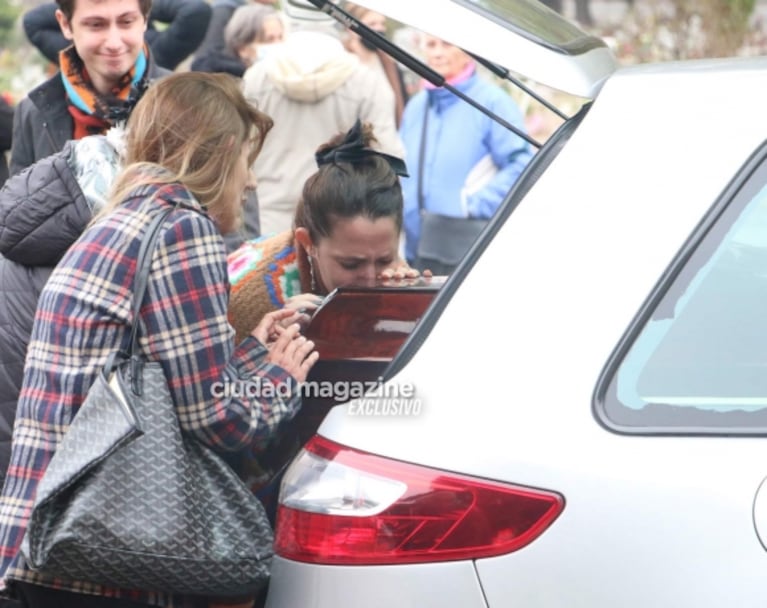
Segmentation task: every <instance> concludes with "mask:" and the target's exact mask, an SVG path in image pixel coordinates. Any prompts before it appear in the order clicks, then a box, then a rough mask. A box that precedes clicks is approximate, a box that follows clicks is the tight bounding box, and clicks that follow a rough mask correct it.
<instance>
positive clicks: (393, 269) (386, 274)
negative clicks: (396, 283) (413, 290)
mask: <svg viewBox="0 0 767 608" xmlns="http://www.w3.org/2000/svg"><path fill="white" fill-rule="evenodd" d="M420 276H421V273H420V272H418V270H416V269H415V268H411V267H410V266H408V263H407V262H405V261H404V260H397V261H396V262H394V264H392V265H391V266H390V267H389V268H386V269H385V270H383V271H381V274H379V275H378V278H379V279H383V280H385V281H390V280H392V279H394V280H399V279H417V278H418V277H420ZM423 276H424V277H430V276H431V270H424V271H423Z"/></svg>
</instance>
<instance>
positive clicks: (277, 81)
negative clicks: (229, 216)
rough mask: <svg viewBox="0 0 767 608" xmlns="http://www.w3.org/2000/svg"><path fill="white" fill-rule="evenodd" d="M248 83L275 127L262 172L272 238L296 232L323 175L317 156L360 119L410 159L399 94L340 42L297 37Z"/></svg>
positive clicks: (382, 143) (387, 147)
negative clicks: (297, 215) (304, 201)
mask: <svg viewBox="0 0 767 608" xmlns="http://www.w3.org/2000/svg"><path fill="white" fill-rule="evenodd" d="M243 81H244V90H245V96H246V97H247V98H248V99H249V101H250V102H251V103H253V104H255V105H256V106H257V107H258V108H259V109H260V110H261V111H263V112H266V113H267V114H268V115H269V116H271V117H272V119H273V120H274V128H273V129H272V130H271V131H270V132H269V135H267V137H266V140H265V142H264V147H263V149H262V151H261V154H260V155H259V156H258V158H257V159H256V163H255V165H254V170H255V174H256V178H257V180H258V190H257V192H258V202H259V207H260V214H261V233H262V234H264V235H267V234H271V233H277V232H282V231H284V230H288V229H290V228H291V227H292V225H293V214H294V212H295V208H296V205H297V203H298V201H299V199H300V197H301V191H302V189H303V185H304V182H305V181H306V179H307V178H308V177H309V176H310V175H312V174H313V173H314V172H315V171H316V170H317V165H316V163H315V161H314V153H315V151H316V150H317V148H318V147H319V146H320V145H321V144H323V143H325V142H326V141H327V140H329V139H330V138H331V137H333V136H334V135H336V134H338V133H342V132H346V131H348V130H349V129H350V128H351V127H352V126H353V125H354V122H355V121H356V120H357V119H358V118H359V119H360V120H362V121H363V122H370V123H371V124H372V125H373V129H374V133H375V136H376V138H377V139H378V142H379V147H380V148H381V150H383V151H384V152H387V153H389V154H393V155H395V156H399V157H403V156H404V147H403V146H402V142H401V141H400V139H399V135H398V134H397V129H396V125H395V123H394V112H393V110H392V108H393V107H394V99H393V96H392V92H391V90H390V89H388V87H387V86H386V83H385V82H384V81H383V80H382V79H381V78H379V77H378V76H377V75H376V74H375V72H373V71H372V70H371V69H369V68H367V67H365V66H363V65H362V64H361V63H360V62H359V59H357V57H356V56H355V55H352V54H351V53H348V52H347V51H346V50H344V48H343V46H342V45H341V43H340V42H339V41H338V40H337V39H335V38H333V37H332V36H329V35H326V34H322V33H319V32H314V31H297V32H294V33H292V34H290V35H289V36H288V39H287V40H286V42H285V43H284V45H282V47H281V48H280V49H279V50H278V51H277V52H275V53H274V54H271V55H269V57H268V58H267V59H264V60H263V61H260V62H258V63H256V64H254V65H253V66H252V67H251V68H249V69H248V71H247V72H245V75H244V76H243ZM387 89H388V90H387Z"/></svg>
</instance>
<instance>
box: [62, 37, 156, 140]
mask: <svg viewBox="0 0 767 608" xmlns="http://www.w3.org/2000/svg"><path fill="white" fill-rule="evenodd" d="M148 56H149V52H148V50H147V48H146V46H145V47H144V48H143V49H142V51H141V53H140V54H139V56H138V58H137V59H136V63H135V64H134V65H133V67H132V68H131V69H130V70H129V71H128V72H127V73H126V74H124V75H123V77H122V78H121V79H120V81H119V82H118V83H117V85H116V86H115V88H114V89H113V91H112V93H111V94H109V95H103V94H101V93H99V92H98V91H97V90H96V89H95V88H94V86H93V83H92V82H91V79H90V76H88V70H87V69H86V67H85V64H84V63H83V60H82V59H81V58H80V56H79V55H78V54H77V51H75V47H74V46H69V47H67V48H66V49H64V50H63V51H61V52H60V53H59V65H60V66H61V79H62V82H63V83H64V88H65V89H66V92H67V101H68V108H67V109H68V110H69V113H70V114H71V115H72V118H73V119H74V124H75V130H74V134H73V138H74V139H81V138H83V137H85V136H86V135H94V134H98V133H104V132H105V131H106V130H107V129H108V128H109V127H110V126H112V125H114V124H115V123H118V122H121V121H124V120H126V119H127V118H128V115H129V114H130V112H131V110H132V109H133V106H134V105H136V102H137V101H138V99H139V98H140V97H141V95H142V94H143V93H144V90H145V89H146V87H147V84H148V77H147V71H148V70H147V57H148Z"/></svg>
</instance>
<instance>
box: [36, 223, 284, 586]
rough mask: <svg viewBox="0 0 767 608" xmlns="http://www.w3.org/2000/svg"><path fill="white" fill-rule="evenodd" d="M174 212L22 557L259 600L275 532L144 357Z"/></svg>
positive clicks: (54, 567)
mask: <svg viewBox="0 0 767 608" xmlns="http://www.w3.org/2000/svg"><path fill="white" fill-rule="evenodd" d="M170 211H171V209H168V210H167V212H164V213H161V214H159V215H158V216H157V217H156V218H155V220H154V221H153V223H152V224H150V226H149V228H148V230H147V237H146V238H145V239H144V241H143V243H142V246H141V250H140V252H139V258H138V265H137V272H136V279H135V283H134V296H133V319H134V323H133V327H132V331H131V347H130V353H128V354H127V355H126V354H123V353H117V354H116V355H115V356H114V357H113V360H112V361H110V362H109V363H108V364H107V366H106V368H105V369H104V370H102V371H101V372H100V373H99V375H98V377H97V379H96V381H95V382H94V384H93V385H92V387H91V388H90V390H89V391H88V395H87V397H86V399H85V401H84V402H83V405H82V406H81V407H80V410H79V411H78V413H77V415H76V416H75V418H74V419H73V421H72V424H71V426H70V428H69V429H68V431H67V433H66V434H65V436H64V437H63V439H62V441H61V442H60V444H59V446H58V448H57V449H56V452H55V453H54V455H53V457H52V459H51V461H50V463H49V465H48V467H47V469H46V471H45V474H44V475H43V478H42V479H41V480H40V483H39V486H38V490H37V495H36V499H35V504H34V508H33V510H32V515H31V518H30V520H29V524H28V526H27V532H26V535H25V538H24V542H23V546H22V551H23V553H24V556H25V558H26V560H27V563H28V564H29V566H30V567H31V568H33V569H35V570H40V571H41V572H43V573H46V574H48V575H52V576H56V577H62V578H66V579H71V580H82V581H90V582H93V583H98V584H102V585H106V586H109V587H119V588H127V589H144V590H152V591H164V592H167V593H175V594H190V595H206V596H227V595H246V594H250V593H254V592H256V591H257V590H259V589H260V588H262V587H263V586H264V584H265V583H266V581H267V580H268V578H269V567H270V562H271V557H272V541H273V534H272V530H271V527H270V525H269V521H268V519H267V516H266V513H265V511H264V508H263V506H262V505H261V503H260V502H259V500H258V499H257V498H256V497H255V496H254V495H253V494H252V493H251V492H250V491H249V490H248V489H247V488H246V487H245V485H244V484H243V483H242V482H241V481H240V479H239V477H237V475H236V474H235V473H234V471H233V470H232V469H231V468H230V467H229V466H228V465H227V464H226V463H224V462H223V461H222V460H221V459H220V458H219V457H218V456H217V455H216V454H215V453H213V452H212V451H211V450H210V449H208V448H207V447H206V446H204V445H203V444H201V443H199V442H198V441H196V440H195V439H193V438H191V437H186V436H184V435H183V434H182V433H181V429H180V427H179V423H178V418H177V416H176V413H175V408H174V406H173V401H172V399H171V395H170V392H169V390H168V386H167V383H166V380H165V375H164V373H163V371H162V367H161V366H160V364H159V363H156V362H149V361H146V360H144V359H143V358H142V357H141V356H140V355H137V354H136V353H138V352H139V351H138V348H137V328H138V325H139V322H138V319H139V316H138V312H139V307H140V304H141V301H142V299H143V294H144V291H145V289H146V283H147V280H148V275H149V265H150V262H151V253H152V251H153V249H154V242H155V241H156V238H157V233H158V230H159V227H160V225H161V224H162V222H163V221H164V219H165V217H166V216H167V213H168V212H170Z"/></svg>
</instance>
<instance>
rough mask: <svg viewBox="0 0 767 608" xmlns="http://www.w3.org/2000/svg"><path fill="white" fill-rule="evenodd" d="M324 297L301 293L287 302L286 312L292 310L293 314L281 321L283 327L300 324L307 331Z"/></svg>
mask: <svg viewBox="0 0 767 608" xmlns="http://www.w3.org/2000/svg"><path fill="white" fill-rule="evenodd" d="M322 299H323V298H322V296H318V295H316V294H313V293H299V294H298V295H295V296H292V297H290V298H288V299H287V300H285V306H284V310H291V311H293V314H292V315H291V316H289V317H287V318H285V319H283V320H282V321H281V323H280V324H281V325H282V326H283V327H288V326H290V325H292V324H293V323H298V324H299V325H300V326H301V328H303V329H305V328H306V326H307V325H308V324H309V321H310V320H311V318H312V315H313V314H314V311H315V310H317V308H319V306H320V304H322Z"/></svg>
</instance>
